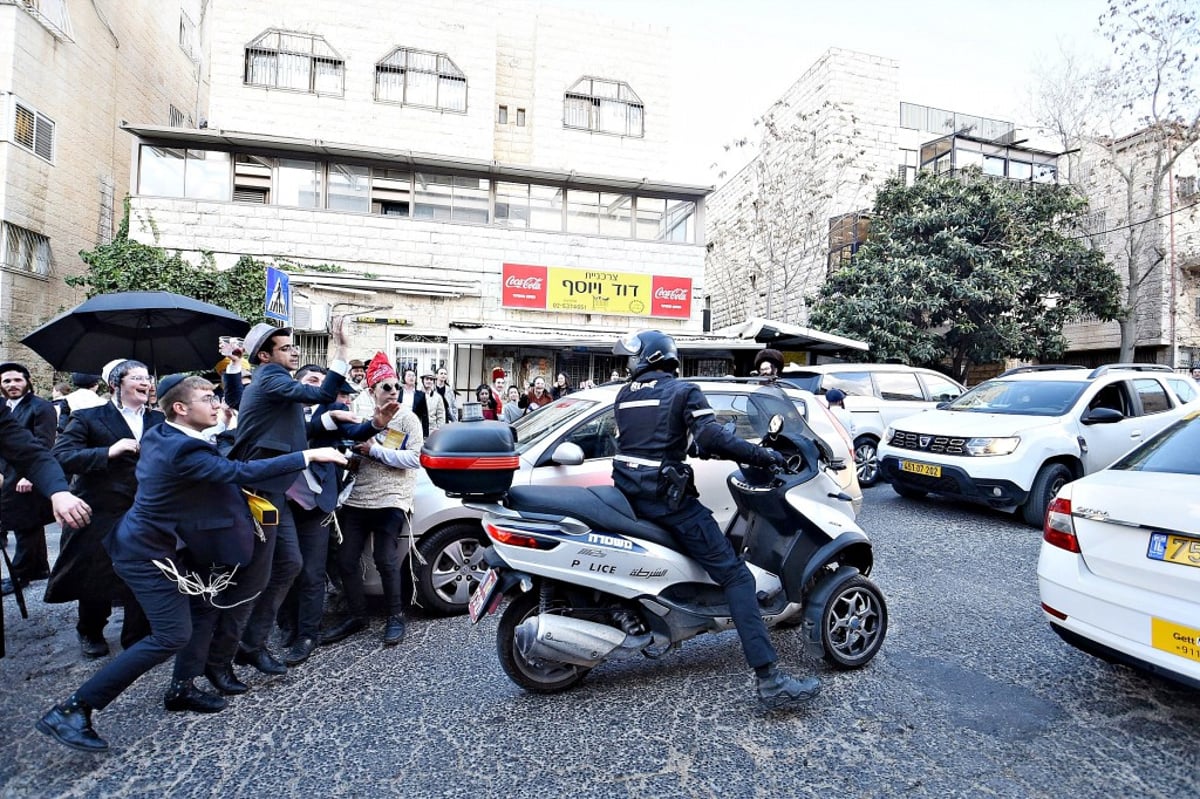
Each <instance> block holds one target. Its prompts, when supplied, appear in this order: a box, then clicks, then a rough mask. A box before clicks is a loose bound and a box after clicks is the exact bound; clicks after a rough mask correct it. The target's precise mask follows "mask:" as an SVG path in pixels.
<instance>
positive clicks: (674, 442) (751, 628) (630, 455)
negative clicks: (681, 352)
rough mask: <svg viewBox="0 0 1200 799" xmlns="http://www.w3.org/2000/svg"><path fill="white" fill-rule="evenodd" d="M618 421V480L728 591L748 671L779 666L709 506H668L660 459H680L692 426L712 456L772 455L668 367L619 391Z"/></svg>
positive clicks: (745, 572)
mask: <svg viewBox="0 0 1200 799" xmlns="http://www.w3.org/2000/svg"><path fill="white" fill-rule="evenodd" d="M616 425H617V431H618V438H617V447H618V449H619V452H620V454H618V455H617V457H616V458H615V459H614V460H613V482H614V483H615V484H616V486H617V488H619V489H621V492H622V493H624V494H625V496H626V497H627V498H628V499H629V502H630V504H631V505H632V506H633V509H634V512H635V513H637V515H638V517H639V518H643V519H646V520H648V521H652V522H654V523H655V524H657V525H659V526H661V527H664V528H666V529H667V530H669V531H670V532H671V533H672V534H673V535H674V536H675V539H676V540H677V541H678V542H679V544H680V546H681V547H682V550H683V551H684V552H685V553H686V554H687V555H688V556H689V557H691V558H692V559H694V560H695V561H697V562H698V563H699V564H700V565H701V566H703V567H704V570H705V571H706V572H708V575H709V576H710V577H711V578H712V579H713V580H714V581H716V583H717V584H718V585H720V586H721V588H723V589H724V590H725V597H726V600H727V601H728V602H729V610H730V614H731V615H732V616H733V623H734V625H735V626H736V627H737V631H738V635H739V636H740V637H741V640H742V651H743V652H744V653H745V656H746V662H747V663H749V664H750V666H751V668H758V667H760V666H766V665H768V664H770V663H774V662H775V661H776V660H777V655H776V653H775V647H774V646H772V645H771V639H770V637H769V635H768V634H767V626H766V624H764V623H763V620H762V616H760V615H759V609H758V598H757V592H756V590H755V586H754V577H753V576H752V575H751V574H750V570H749V569H748V568H747V567H746V564H745V563H744V562H743V561H742V559H741V558H739V557H738V556H737V554H736V553H735V552H734V551H733V546H732V545H731V544H730V543H729V539H727V538H726V537H725V535H724V533H723V532H722V531H721V528H720V527H718V526H717V522H716V520H715V519H713V515H712V511H710V510H709V509H708V508H706V507H704V505H702V504H700V502H699V501H698V500H697V499H696V498H695V497H693V496H687V497H685V498H684V499H683V501H682V505H681V506H680V507H679V509H678V510H671V509H670V508H669V507H668V506H667V501H666V498H665V496H663V495H662V494H661V493H660V486H659V475H660V472H661V466H662V464H664V463H672V462H673V463H682V462H683V460H684V457H685V455H686V452H687V442H688V433H689V431H690V432H691V434H692V435H693V436H694V437H695V438H696V439H697V441H698V442H699V443H700V444H701V446H702V447H704V449H705V450H707V451H708V452H709V453H711V454H714V455H724V456H726V457H732V458H736V459H738V460H742V461H745V462H748V463H756V464H760V463H761V464H764V465H765V463H769V462H770V459H769V457H766V456H765V455H764V450H762V449H761V448H760V447H757V446H755V445H754V444H750V443H748V442H746V441H742V440H741V439H739V438H737V437H736V436H734V435H732V434H731V433H728V432H727V431H725V430H724V429H723V428H722V427H721V426H720V425H719V424H717V423H716V419H715V416H714V414H713V411H712V409H711V408H710V407H709V406H708V402H707V400H705V399H704V394H703V393H702V392H701V391H700V389H699V387H697V386H696V385H695V384H693V383H687V382H684V381H681V380H677V379H675V378H674V377H673V376H671V375H668V374H666V373H665V372H648V373H645V374H642V375H640V376H639V377H638V378H637V380H636V381H634V382H632V383H630V384H628V385H626V386H625V387H623V388H622V389H621V391H620V393H619V394H618V395H617V402H616Z"/></svg>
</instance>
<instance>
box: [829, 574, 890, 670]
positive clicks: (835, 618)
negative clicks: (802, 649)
mask: <svg viewBox="0 0 1200 799" xmlns="http://www.w3.org/2000/svg"><path fill="white" fill-rule="evenodd" d="M887 623H888V615H887V603H886V602H884V600H883V594H882V593H881V592H880V590H879V588H878V587H876V585H875V584H874V583H873V582H871V581H870V580H868V579H867V578H866V577H863V576H862V575H860V574H855V575H851V576H849V577H846V578H844V579H843V580H842V582H840V583H839V584H838V585H837V586H836V587H835V588H834V589H833V591H831V592H830V593H829V597H828V598H827V599H826V600H825V606H824V607H823V608H821V644H822V645H823V647H824V649H825V660H827V661H828V662H829V663H830V664H831V665H832V666H833V667H834V668H837V669H847V670H848V669H859V668H862V667H863V666H865V665H867V663H869V662H870V661H871V659H872V658H874V657H875V655H876V653H878V652H879V647H881V646H882V645H883V639H884V636H885V635H887Z"/></svg>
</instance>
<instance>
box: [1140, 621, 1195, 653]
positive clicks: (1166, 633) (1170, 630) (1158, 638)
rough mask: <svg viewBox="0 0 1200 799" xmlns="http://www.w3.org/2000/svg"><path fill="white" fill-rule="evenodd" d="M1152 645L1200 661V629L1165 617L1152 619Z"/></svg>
mask: <svg viewBox="0 0 1200 799" xmlns="http://www.w3.org/2000/svg"><path fill="white" fill-rule="evenodd" d="M1150 646H1152V647H1154V648H1155V649H1160V650H1162V651H1163V652H1170V653H1171V654H1172V655H1179V657H1181V658H1187V659H1188V660H1194V661H1196V662H1198V663H1200V630H1197V629H1195V628H1193V627H1184V626H1183V625H1182V624H1176V623H1174V622H1170V621H1164V620H1163V619H1156V618H1153V617H1151V619H1150Z"/></svg>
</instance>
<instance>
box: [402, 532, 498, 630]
mask: <svg viewBox="0 0 1200 799" xmlns="http://www.w3.org/2000/svg"><path fill="white" fill-rule="evenodd" d="M486 546H487V544H486V542H485V540H484V536H483V528H482V527H481V526H480V525H479V523H478V522H475V523H463V524H452V525H450V526H449V527H443V528H442V529H440V530H438V531H436V532H433V533H426V534H425V535H423V536H421V540H420V541H419V542H417V550H418V551H419V552H420V553H421V557H422V558H424V559H425V562H424V563H423V564H422V563H418V564H417V595H418V597H419V598H420V600H421V607H424V608H428V609H429V610H432V611H434V612H435V613H441V614H443V615H446V616H454V615H462V614H463V613H466V612H467V602H468V601H469V600H470V598H471V592H472V591H474V590H475V586H477V585H479V581H480V580H482V579H483V576H484V575H485V574H487V566H486V565H485V564H484V563H483V552H484V549H485V548H486Z"/></svg>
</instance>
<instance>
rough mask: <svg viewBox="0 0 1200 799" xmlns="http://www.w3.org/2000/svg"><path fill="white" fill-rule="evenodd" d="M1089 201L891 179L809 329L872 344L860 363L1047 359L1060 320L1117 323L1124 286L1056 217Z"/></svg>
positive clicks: (1065, 192) (972, 181) (1036, 189)
mask: <svg viewBox="0 0 1200 799" xmlns="http://www.w3.org/2000/svg"><path fill="white" fill-rule="evenodd" d="M1085 209H1086V203H1085V202H1084V201H1083V200H1082V199H1081V198H1080V197H1079V195H1077V194H1076V193H1074V192H1073V191H1072V190H1071V189H1069V188H1067V187H1064V186H1057V185H1042V184H1038V185H1029V184H1018V183H1015V182H1011V181H1005V180H992V179H988V178H985V177H983V176H982V174H981V173H980V172H979V171H978V170H977V169H968V170H964V171H962V172H959V173H957V174H955V175H935V174H932V173H922V174H920V175H919V176H918V178H917V180H916V182H915V183H914V184H913V185H912V186H909V187H906V186H905V185H904V183H903V181H901V180H900V179H898V178H893V179H891V180H890V181H888V182H887V183H886V184H885V185H884V186H883V188H882V189H880V191H879V193H878V195H877V196H876V199H875V205H874V209H873V211H872V215H871V231H870V234H869V235H868V238H867V241H866V243H865V244H864V245H863V246H862V248H861V249H860V250H859V251H858V253H857V255H856V256H855V258H854V260H853V261H852V262H851V263H850V265H849V266H846V267H844V268H842V269H840V270H838V271H837V272H835V273H833V274H832V275H831V276H830V277H829V279H828V280H827V281H826V283H825V284H824V285H823V286H822V287H821V289H820V291H819V292H818V294H817V296H816V298H815V299H814V300H811V301H812V302H814V303H815V304H814V307H813V310H812V316H811V319H812V324H813V326H814V327H817V328H819V329H822V330H830V331H832V332H835V333H839V334H842V335H845V336H850V337H852V338H857V339H861V340H864V341H867V342H868V343H869V344H870V345H871V350H870V352H869V353H867V354H866V355H865V356H864V357H869V358H870V359H871V360H874V361H883V360H892V359H894V360H898V361H901V362H903V363H910V364H937V363H941V362H944V361H946V360H949V361H950V363H951V364H952V370H953V372H954V374H955V376H956V377H958V378H959V379H960V380H961V379H962V378H963V376H964V375H965V374H966V370H967V368H968V366H969V365H970V364H978V363H991V362H994V361H997V360H1000V359H1003V358H1023V359H1029V358H1048V357H1055V356H1058V355H1061V353H1062V352H1063V351H1064V348H1065V346H1066V341H1065V339H1064V337H1063V335H1062V327H1063V325H1064V324H1065V323H1067V322H1069V321H1073V320H1077V319H1079V318H1081V317H1085V316H1095V317H1098V318H1100V319H1106V320H1107V319H1113V318H1115V317H1116V315H1117V314H1119V313H1120V311H1121V305H1120V302H1119V300H1118V296H1119V294H1120V290H1121V286H1120V280H1119V278H1118V276H1117V274H1116V273H1115V272H1114V271H1113V270H1112V269H1111V268H1110V267H1109V266H1108V265H1107V264H1105V262H1104V259H1103V256H1102V255H1101V254H1100V253H1099V252H1097V251H1095V250H1091V249H1088V248H1087V247H1085V246H1084V245H1083V243H1082V241H1081V240H1080V239H1079V238H1078V236H1077V234H1076V233H1075V232H1074V231H1072V230H1071V229H1070V228H1069V227H1068V226H1067V225H1065V224H1064V223H1063V220H1067V219H1070V218H1072V217H1078V216H1079V215H1080V214H1081V213H1082V212H1083V211H1084V210H1085Z"/></svg>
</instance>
